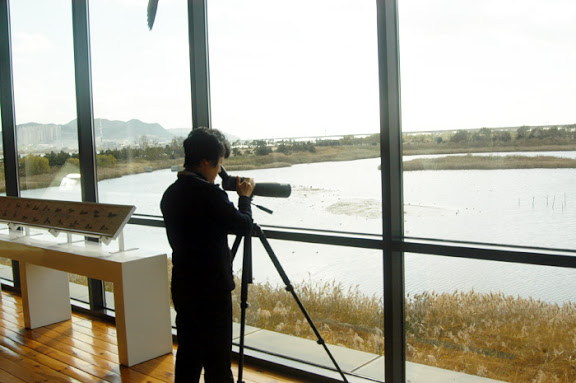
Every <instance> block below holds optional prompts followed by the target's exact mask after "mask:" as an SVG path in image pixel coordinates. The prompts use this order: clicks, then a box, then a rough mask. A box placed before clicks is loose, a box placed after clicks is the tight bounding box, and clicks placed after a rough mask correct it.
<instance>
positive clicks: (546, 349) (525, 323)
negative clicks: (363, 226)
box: [234, 282, 576, 383]
mask: <svg viewBox="0 0 576 383" xmlns="http://www.w3.org/2000/svg"><path fill="white" fill-rule="evenodd" d="M238 286H240V284H239V282H238ZM295 291H296V292H297V294H298V297H299V298H300V300H301V301H302V303H303V305H304V307H305V308H306V310H307V311H308V313H309V314H310V316H311V317H312V319H313V321H314V323H315V324H316V327H317V328H318V329H319V331H320V333H321V334H322V337H323V338H324V339H325V340H326V342H327V343H330V344H335V345H340V346H344V347H348V348H351V349H356V350H360V351H366V352H370V353H376V354H380V355H383V353H384V337H383V333H382V325H383V320H384V316H383V315H384V312H383V307H382V301H381V299H379V298H377V297H367V296H365V295H363V294H361V293H360V292H359V290H358V289H357V288H349V289H345V288H343V287H342V286H341V285H339V284H337V283H328V284H324V285H322V284H320V285H318V284H315V283H313V282H307V283H303V284H299V285H296V286H295ZM239 294H240V292H239V288H237V289H236V291H235V295H234V297H235V298H234V299H235V301H236V303H235V307H239V304H238V303H239V299H240V298H239ZM249 302H250V308H249V309H248V310H247V324H249V325H251V326H255V327H259V328H265V329H269V330H272V331H277V332H281V333H285V334H289V335H295V336H300V337H304V338H308V339H313V340H316V337H315V335H314V334H313V332H312V330H311V329H310V326H309V325H308V323H307V322H306V320H305V317H304V315H303V314H302V313H301V311H300V309H299V308H298V306H297V305H296V303H295V301H294V299H293V298H292V296H291V295H290V293H288V292H287V291H285V290H284V288H283V287H274V286H270V285H268V284H256V285H251V286H250V292H249ZM405 310H406V339H407V345H408V346H407V357H408V360H410V361H412V362H415V363H421V364H426V365H431V366H435V367H440V368H443V369H448V370H453V371H460V372H465V373H468V374H473V375H479V376H485V377H490V378H492V379H497V380H502V381H506V382H513V383H520V382H535V383H548V382H550V383H552V382H563V383H568V382H570V383H572V382H574V381H576V305H574V304H565V305H563V306H559V305H555V304H548V303H545V302H541V301H537V300H532V299H524V298H518V297H511V296H504V295H502V294H479V293H475V292H473V291H472V292H468V293H461V292H456V293H453V294H436V293H425V294H419V295H415V296H408V297H407V299H406V306H405ZM235 320H236V321H239V320H240V310H239V309H237V311H236V312H235Z"/></svg>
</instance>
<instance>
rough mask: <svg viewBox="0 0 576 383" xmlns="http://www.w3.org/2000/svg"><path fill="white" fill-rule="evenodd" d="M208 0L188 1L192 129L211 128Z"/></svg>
mask: <svg viewBox="0 0 576 383" xmlns="http://www.w3.org/2000/svg"><path fill="white" fill-rule="evenodd" d="M206 1H207V0H188V41H189V47H190V52H189V53H190V85H191V92H192V97H191V98H192V128H193V129H196V128H198V127H200V126H204V127H207V128H210V127H211V112H210V74H209V60H208V23H207V10H206Z"/></svg>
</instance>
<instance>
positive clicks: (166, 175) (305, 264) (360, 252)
mask: <svg viewBox="0 0 576 383" xmlns="http://www.w3.org/2000/svg"><path fill="white" fill-rule="evenodd" d="M560 153H561V155H563V156H574V157H576V152H560ZM529 154H530V155H534V153H529ZM540 154H542V153H540ZM545 154H546V155H548V154H549V153H545ZM379 163H380V159H379V158H375V159H366V160H357V161H345V162H328V163H316V164H304V165H295V166H292V167H288V168H280V169H262V170H252V171H242V172H237V173H236V172H230V173H232V174H233V175H236V174H238V175H242V176H246V177H254V178H255V179H256V181H261V182H282V183H289V184H291V185H292V195H291V196H290V198H287V199H285V198H265V197H256V198H255V199H254V202H255V203H257V204H262V205H264V206H266V207H267V208H270V209H272V210H273V211H274V214H272V215H269V214H266V213H264V212H262V211H260V210H258V209H254V218H255V221H256V222H257V223H259V224H261V225H278V226H287V227H303V228H311V229H327V230H336V231H346V232H359V233H373V234H379V233H381V232H382V220H381V202H380V201H381V195H380V193H381V192H380V176H379V170H378V165H379ZM175 177H176V173H174V172H171V171H170V170H161V171H155V172H153V173H144V174H138V175H131V176H125V177H122V178H118V179H112V180H106V181H101V182H100V183H99V194H100V201H101V202H104V203H119V204H134V205H136V206H137V210H136V213H137V214H138V213H140V214H152V215H160V209H159V201H160V197H161V195H162V193H163V191H164V190H165V189H166V187H167V186H168V185H169V184H170V183H172V182H173V181H174V179H175ZM229 194H230V198H231V199H232V200H233V201H236V200H237V197H236V196H235V193H229ZM23 197H31V198H58V199H70V200H78V199H79V192H78V191H77V190H76V191H74V190H65V191H63V190H60V189H59V188H58V187H54V188H47V189H41V190H31V191H27V192H26V193H24V195H23ZM404 204H405V233H406V236H412V237H424V238H426V237H428V238H441V239H449V240H465V241H475V242H485V243H494V244H510V245H529V246H540V247H552V248H557V249H562V248H565V249H576V236H574V235H573V233H574V232H576V170H575V169H521V170H458V171H415V172H406V173H405V174H404ZM125 234H126V240H127V243H128V246H129V247H142V248H152V249H158V250H160V251H163V252H166V253H168V254H169V253H170V249H169V247H168V244H167V242H166V238H165V234H164V231H163V229H155V228H148V227H142V226H135V225H129V226H128V227H127V228H126V229H125ZM231 240H233V238H231ZM255 243H256V244H255V245H254V277H255V279H256V281H259V282H266V281H269V282H270V283H273V284H280V283H282V282H281V280H280V278H279V277H278V273H277V271H276V270H275V269H274V267H273V265H272V263H271V262H270V260H269V259H268V255H267V254H266V252H265V251H264V250H263V248H262V246H260V245H259V244H258V241H257V240H255ZM271 244H272V247H273V250H274V252H275V254H276V256H277V257H278V258H279V259H280V262H281V264H282V266H283V268H284V270H285V271H286V273H287V274H288V276H289V277H290V278H291V280H292V281H294V282H299V281H302V280H308V279H311V280H313V281H316V282H318V281H324V282H331V281H337V282H339V283H342V285H343V286H345V287H354V286H358V288H359V289H360V290H361V291H362V292H364V293H365V294H367V295H373V294H375V295H378V296H380V295H381V294H382V289H383V287H382V277H381V275H382V261H381V258H382V254H381V252H380V251H375V250H365V249H353V248H345V247H337V246H328V245H315V244H305V243H293V242H288V241H271ZM240 259H241V256H240V257H238V259H237V260H236V262H235V267H234V268H235V270H236V271H239V270H240V268H241V265H240V263H241V262H240ZM405 271H406V291H407V292H408V293H410V294H416V293H420V292H423V291H436V292H453V291H469V290H475V291H478V292H503V293H504V294H506V295H513V296H522V297H531V298H535V299H542V300H545V301H548V302H555V303H562V302H567V301H571V302H576V296H575V294H576V278H575V277H576V271H574V270H571V269H562V268H556V267H543V266H531V265H518V264H509V263H504V262H492V261H478V260H469V259H457V258H449V257H441V256H428V255H419V254H407V255H406V264H405Z"/></svg>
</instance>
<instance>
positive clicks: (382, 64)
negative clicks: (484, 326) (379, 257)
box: [376, 0, 406, 383]
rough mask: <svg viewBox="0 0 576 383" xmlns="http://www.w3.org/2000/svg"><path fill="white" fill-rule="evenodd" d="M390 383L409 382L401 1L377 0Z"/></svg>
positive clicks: (386, 342) (386, 344)
mask: <svg viewBox="0 0 576 383" xmlns="http://www.w3.org/2000/svg"><path fill="white" fill-rule="evenodd" d="M376 4H377V24H378V72H379V90H380V150H381V161H382V166H381V175H382V224H383V226H382V228H383V257H384V261H383V265H384V270H383V274H384V294H383V296H384V354H385V362H384V365H385V381H386V383H404V382H406V338H405V332H404V317H405V316H404V253H403V252H402V251H398V250H397V249H395V248H394V246H393V243H394V241H396V240H398V239H401V238H402V236H403V231H404V227H403V223H404V217H403V197H402V146H401V145H402V141H401V127H400V126H401V120H400V70H399V66H400V65H399V52H398V15H397V2H396V0H377V2H376Z"/></svg>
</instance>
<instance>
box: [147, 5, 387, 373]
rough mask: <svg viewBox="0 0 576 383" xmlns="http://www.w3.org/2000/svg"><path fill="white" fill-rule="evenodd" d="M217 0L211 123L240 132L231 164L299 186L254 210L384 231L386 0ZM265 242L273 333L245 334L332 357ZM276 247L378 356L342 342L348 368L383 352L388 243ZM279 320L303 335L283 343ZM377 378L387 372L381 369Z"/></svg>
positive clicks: (288, 219) (331, 226)
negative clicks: (381, 63)
mask: <svg viewBox="0 0 576 383" xmlns="http://www.w3.org/2000/svg"><path fill="white" fill-rule="evenodd" d="M207 4H208V9H207V14H208V42H209V44H208V45H209V55H210V56H209V59H210V97H211V117H212V127H213V128H216V129H219V130H220V131H222V132H223V133H224V134H226V135H227V136H228V137H229V140H230V141H231V143H232V144H233V145H232V155H231V157H230V158H228V159H227V160H224V167H225V168H226V169H227V171H228V173H230V174H232V175H240V176H245V177H252V178H254V179H255V180H256V183H258V182H278V183H287V184H290V185H291V188H292V193H291V195H290V197H289V198H268V197H259V196H258V195H256V196H255V197H254V199H253V202H254V204H257V205H262V206H264V207H266V208H268V209H270V210H272V211H273V214H268V213H266V212H264V211H262V210H259V209H257V208H253V211H254V220H255V221H256V222H257V223H258V224H261V225H263V226H265V228H270V226H276V227H278V226H281V227H284V228H285V227H290V228H305V229H312V230H313V231H312V232H314V233H315V230H327V231H337V232H348V233H350V232H353V233H368V234H381V233H382V223H381V222H382V219H381V191H380V172H379V165H380V161H379V156H380V148H379V146H378V143H379V138H378V134H377V133H378V131H379V114H378V66H377V42H376V4H375V3H374V2H373V1H357V2H354V3H353V4H352V3H351V2H349V1H340V0H337V1H326V0H313V1H295V2H294V1H293V2H289V3H277V2H268V1H260V0H249V1H240V2H239V1H208V2H207ZM157 22H158V23H159V22H160V20H157ZM158 25H160V24H158ZM237 198H238V197H237V195H236V193H235V192H230V199H231V200H232V201H236V200H237ZM254 242H255V244H254V245H253V251H254V252H255V264H254V278H255V280H256V285H255V286H251V287H250V289H251V290H250V291H251V293H250V294H253V295H250V299H253V300H251V303H252V304H251V306H250V308H249V314H248V315H249V324H250V325H252V326H255V327H258V328H263V329H265V330H266V331H264V332H262V333H259V334H257V335H250V336H248V337H247V339H246V342H247V345H248V346H252V347H256V348H260V349H264V350H266V351H271V352H274V353H280V354H282V355H286V356H289V357H293V358H296V359H300V360H307V361H308V362H312V363H319V364H322V365H324V366H328V367H333V366H331V364H330V361H329V359H327V358H325V355H324V352H323V350H322V349H321V348H320V347H319V346H317V345H316V347H318V348H317V349H316V350H315V349H314V344H313V343H312V342H309V343H310V344H311V346H309V347H311V348H309V347H303V346H302V345H301V344H300V343H299V342H300V341H301V340H296V339H298V338H310V339H313V334H312V333H311V331H310V330H309V329H308V325H307V323H306V321H305V320H304V317H303V316H302V315H301V314H300V313H299V312H298V311H299V310H298V308H297V306H296V305H295V304H293V302H291V297H290V296H289V295H288V293H287V292H286V291H284V289H283V282H282V280H281V279H280V278H279V277H278V275H277V273H276V271H275V270H274V267H273V266H272V263H271V262H270V261H269V260H268V259H266V258H267V255H266V253H265V252H264V251H263V250H262V249H261V246H260V245H259V241H258V239H257V238H255V239H254ZM272 246H273V250H274V251H275V252H276V254H277V255H278V257H279V259H280V263H281V264H282V265H283V266H285V269H286V272H287V274H288V276H289V277H290V278H291V280H292V281H293V283H294V284H295V285H296V286H297V288H296V290H297V292H298V293H302V294H303V295H306V297H305V298H306V301H305V302H304V305H305V307H307V308H308V309H309V310H310V314H311V317H312V319H313V320H314V319H316V320H318V323H317V324H318V327H319V328H320V330H321V332H322V334H323V335H324V336H325V338H326V342H327V343H328V344H330V345H331V346H332V347H334V348H335V349H336V350H339V348H338V347H336V345H340V346H341V347H342V348H348V349H349V350H352V349H356V350H357V351H358V353H359V354H360V353H361V351H362V352H365V354H362V355H364V356H368V359H367V360H365V359H362V358H360V359H355V357H354V356H353V355H356V354H355V353H354V352H353V351H350V353H339V352H341V351H337V352H338V353H339V356H340V357H339V358H337V359H338V360H339V361H340V362H341V365H342V366H341V367H342V368H343V369H344V370H345V371H352V370H354V369H356V368H358V367H359V366H360V365H361V364H362V363H367V361H368V360H374V359H377V358H378V356H379V355H381V354H382V347H383V330H382V320H381V318H382V317H381V316H380V315H382V306H381V304H382V284H381V278H382V266H381V264H382V261H381V257H380V256H379V255H378V253H379V252H378V251H374V250H363V249H354V248H346V247H338V246H328V245H312V244H309V243H298V242H289V241H273V242H272ZM240 252H242V247H241V248H240ZM237 262H238V261H237ZM234 266H235V270H236V271H237V272H240V271H241V269H242V263H241V262H238V263H235V265H234ZM352 270H353V271H352ZM359 280H361V281H362V283H360V285H358V281H359ZM357 285H358V286H357ZM252 292H253V293H252ZM287 295H288V296H287ZM354 302H355V303H356V304H357V306H354ZM348 304H351V305H350V306H347V305H348ZM331 306H332V307H331ZM336 307H338V309H336V310H335V308H336ZM340 310H341V312H339V313H338V314H337V313H336V311H340ZM371 310H372V311H371ZM356 314H358V315H356ZM362 314H365V317H362ZM361 317H362V318H361ZM366 317H370V318H371V319H373V321H372V322H371V323H370V324H368V323H367V322H366V321H365V319H366ZM238 318H239V317H238ZM269 332H272V333H276V334H275V336H276V338H275V339H277V341H276V342H281V343H282V344H286V345H288V344H292V345H294V347H290V346H287V347H282V348H280V349H274V347H273V345H274V343H275V342H273V341H270V340H269V339H270V338H268V337H269V336H270V335H267V334H269ZM279 333H281V334H282V335H280V334H279ZM285 336H289V337H290V336H291V337H294V338H289V337H288V338H284V337H285ZM265 339H266V341H267V342H268V344H266V345H265V344H264V343H265V342H266V341H265ZM291 348H294V349H296V350H299V351H298V352H291V351H290V349H291ZM307 352H311V353H312V355H310V354H307ZM319 360H321V361H322V362H319ZM326 361H328V362H327V363H326ZM361 361H363V362H361ZM356 362H358V364H355V363H356ZM375 370H377V368H376V369H375ZM371 376H372V377H376V378H378V379H380V378H382V370H379V371H378V373H376V374H375V375H371Z"/></svg>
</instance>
